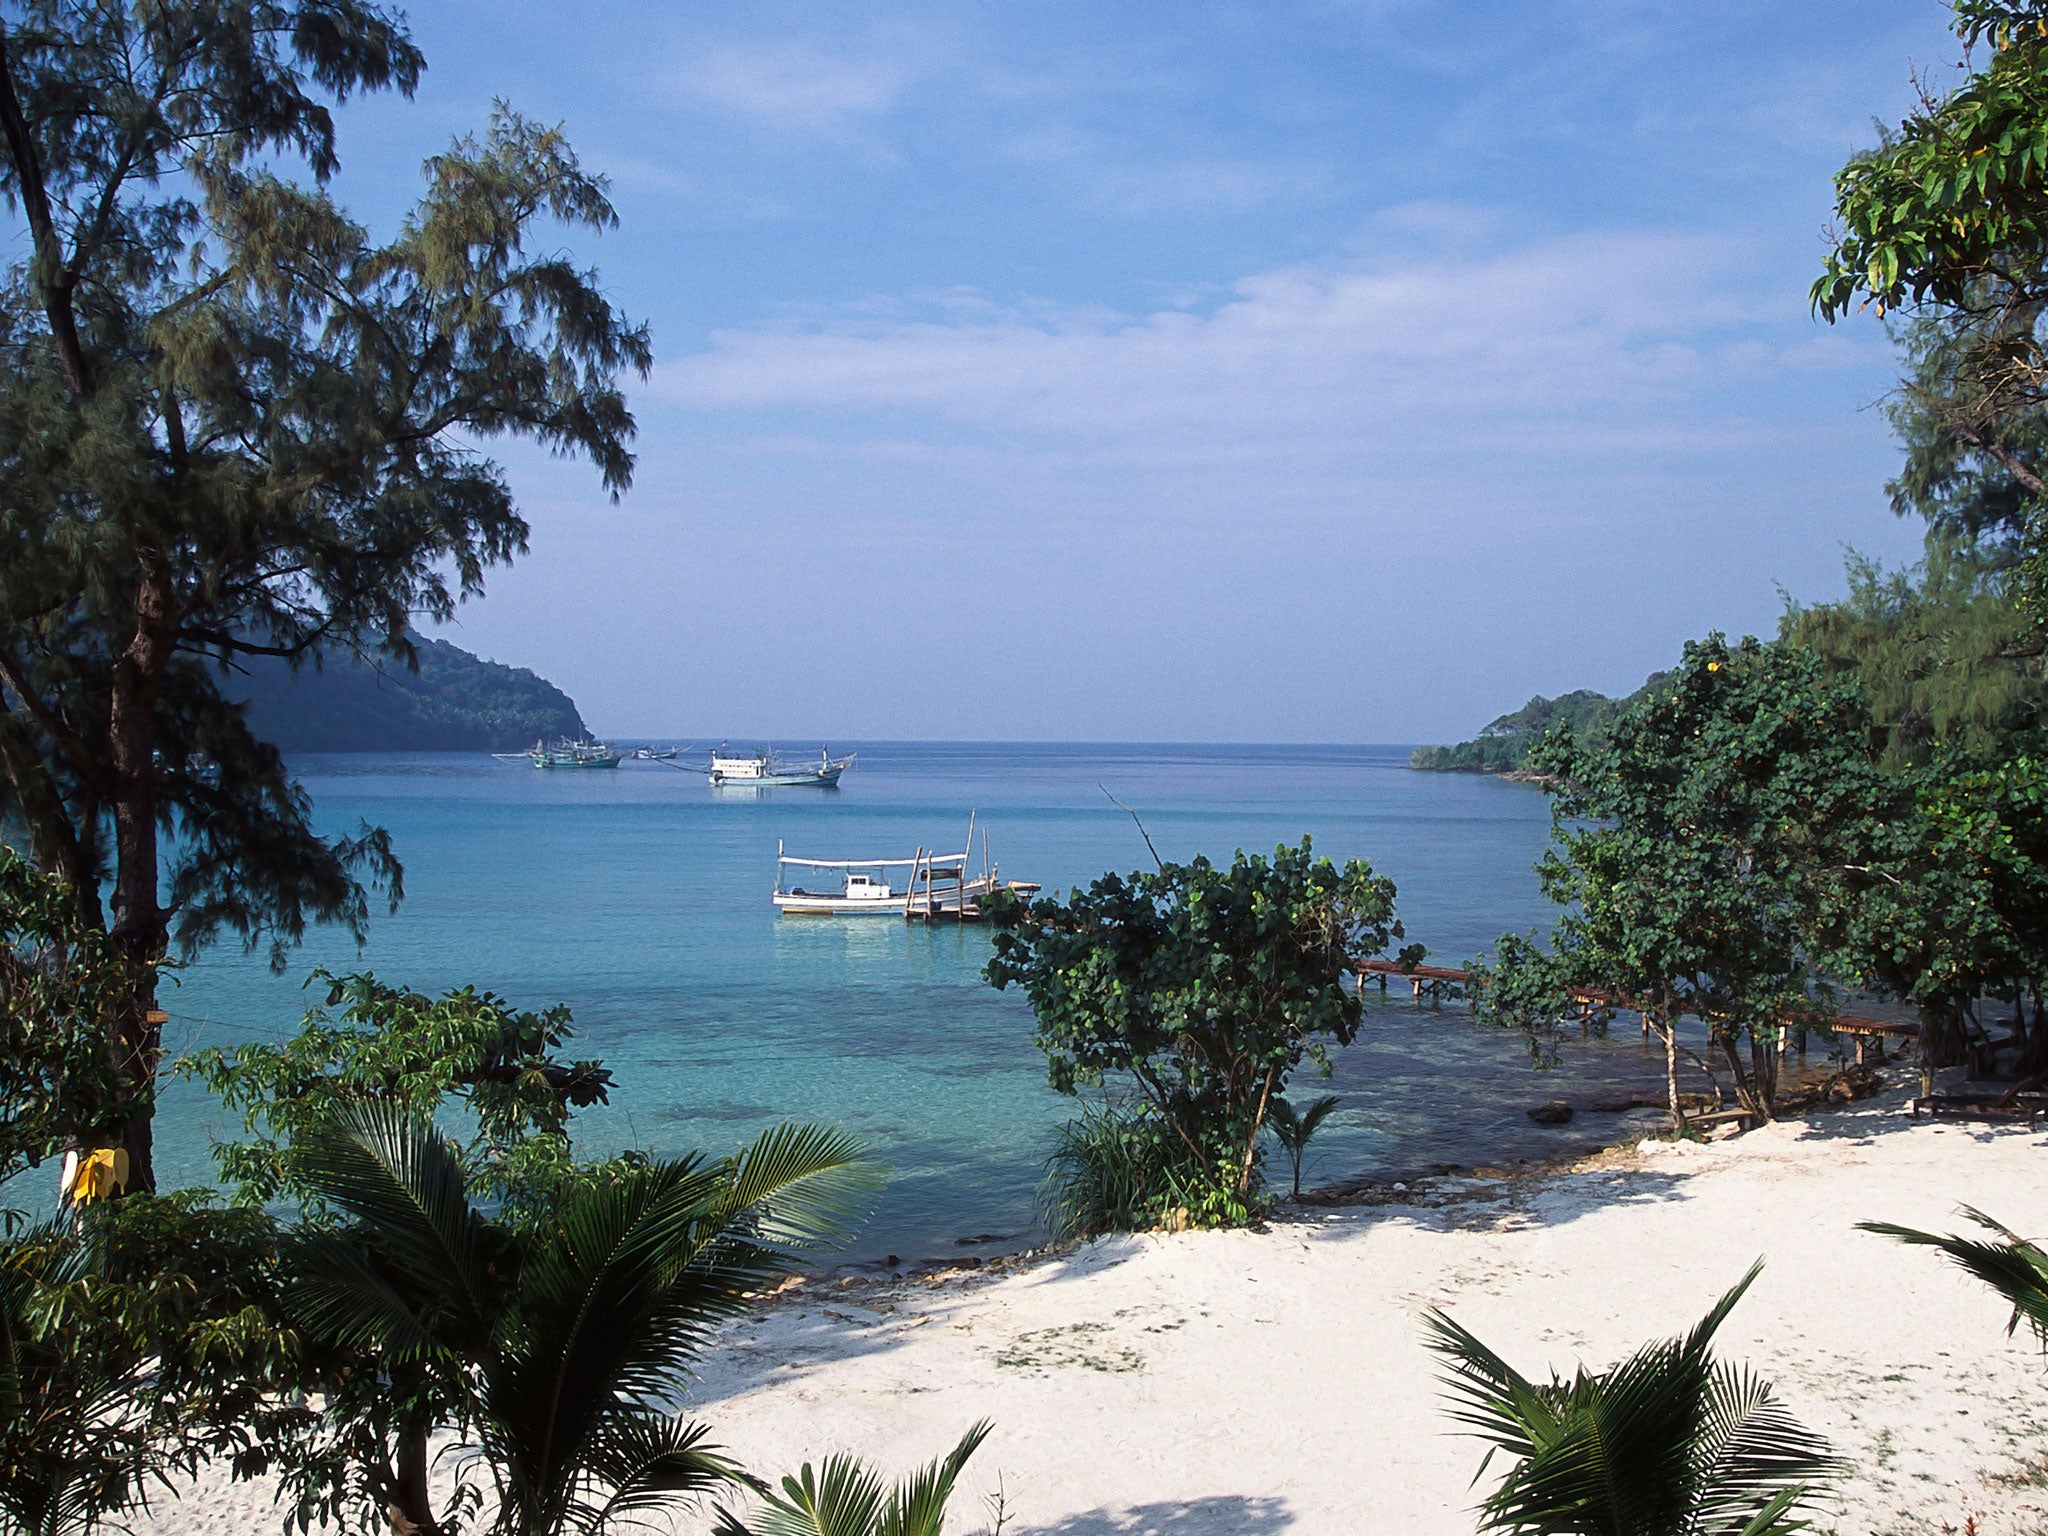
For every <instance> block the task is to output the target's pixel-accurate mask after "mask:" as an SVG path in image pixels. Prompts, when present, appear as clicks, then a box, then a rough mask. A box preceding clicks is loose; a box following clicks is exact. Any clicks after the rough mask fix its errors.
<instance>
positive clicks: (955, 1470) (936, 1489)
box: [876, 1419, 995, 1536]
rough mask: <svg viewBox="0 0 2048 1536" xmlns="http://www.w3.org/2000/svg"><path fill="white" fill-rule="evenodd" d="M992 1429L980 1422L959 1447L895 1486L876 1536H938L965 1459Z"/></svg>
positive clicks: (961, 1440) (962, 1438)
mask: <svg viewBox="0 0 2048 1536" xmlns="http://www.w3.org/2000/svg"><path fill="white" fill-rule="evenodd" d="M994 1428H995V1425H994V1424H992V1423H991V1422H990V1421H989V1420H987V1419H983V1420H982V1421H981V1422H980V1423H978V1424H975V1425H973V1426H972V1427H971V1428H970V1429H969V1430H968V1431H967V1433H966V1434H964V1435H962V1436H961V1437H960V1443H959V1444H958V1445H956V1446H954V1447H953V1449H952V1450H950V1451H948V1452H947V1453H946V1454H945V1455H944V1456H943V1457H941V1458H940V1459H939V1460H937V1461H935V1462H933V1463H931V1465H929V1466H927V1467H924V1468H922V1469H921V1470H919V1471H917V1472H913V1473H912V1474H911V1475H910V1476H908V1477H906V1478H904V1479H902V1480H901V1481H900V1482H898V1483H897V1484H896V1486H895V1488H894V1489H893V1490H892V1491H891V1492H890V1494H889V1498H888V1502H887V1503H886V1504H885V1505H884V1506H883V1509H882V1519H881V1524H880V1526H879V1527H878V1528H877V1531H876V1536H939V1533H940V1528H941V1527H942V1526H943V1525H944V1524H945V1523H946V1504H947V1501H948V1500H950V1499H951V1498H952V1497H953V1485H954V1484H955V1483H957V1482H958V1481H959V1480H960V1469H961V1468H962V1467H964V1466H966V1465H967V1458H968V1457H970V1456H972V1455H973V1454H974V1453H975V1452H976V1451H978V1450H979V1449H981V1442H982V1441H984V1440H986V1439H987V1438H988V1437H989V1431H990V1430H992V1429H994Z"/></svg>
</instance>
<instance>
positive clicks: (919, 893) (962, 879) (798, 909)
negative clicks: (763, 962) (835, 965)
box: [773, 817, 1038, 923]
mask: <svg viewBox="0 0 2048 1536" xmlns="http://www.w3.org/2000/svg"><path fill="white" fill-rule="evenodd" d="M973 855H974V819H973V818H972V817H969V818H968V822H967V847H966V848H965V849H963V850H962V851H961V852H959V853H927V852H926V851H925V850H924V849H922V848H920V849H918V850H917V852H916V853H915V854H914V855H912V856H911V857H910V858H907V859H804V858H798V857H797V856H796V855H795V854H792V853H788V852H786V851H785V850H784V848H783V845H782V844H780V843H777V844H776V845H775V893H774V898H773V899H774V902H775V909H776V911H778V912H780V913H782V914H783V915H784V916H787V917H901V918H903V919H904V920H905V921H906V922H917V921H924V922H948V923H976V922H980V921H981V919H982V912H981V906H980V902H981V898H983V897H985V896H987V895H988V893H989V892H991V891H993V890H995V889H997V888H998V887H999V886H1000V887H1002V888H1004V889H1007V890H1011V891H1014V892H1016V893H1017V894H1018V895H1020V896H1025V897H1029V896H1033V895H1036V894H1037V892H1038V887H1037V886H1036V885H1032V884H1028V883H1025V882H1022V881H1017V880H1012V881H1010V882H1008V884H1007V885H1005V884H1004V882H1003V879H1002V872H1001V871H1000V870H998V869H997V868H996V866H995V865H993V864H991V863H990V862H989V858H988V835H987V834H986V833H983V834H982V839H981V873H980V874H978V875H977V874H973V873H971V872H970V867H969V866H970V865H971V863H972V861H973ZM899 871H900V872H901V873H897V872H899ZM799 881H801V882H802V883H800V884H799V883H797V882H799Z"/></svg>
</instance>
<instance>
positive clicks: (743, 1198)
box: [278, 1102, 874, 1536]
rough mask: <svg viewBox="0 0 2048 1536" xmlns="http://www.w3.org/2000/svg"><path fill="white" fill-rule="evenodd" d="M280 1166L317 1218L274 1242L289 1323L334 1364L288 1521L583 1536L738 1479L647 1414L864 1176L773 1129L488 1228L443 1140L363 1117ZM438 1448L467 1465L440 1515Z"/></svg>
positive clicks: (408, 1121) (870, 1177)
mask: <svg viewBox="0 0 2048 1536" xmlns="http://www.w3.org/2000/svg"><path fill="white" fill-rule="evenodd" d="M295 1168H296V1169H297V1171H298V1174H299V1176H300V1177H302V1178H303V1179H305V1180H306V1181H307V1183H308V1184H309V1185H310V1187H311V1188H312V1189H314V1190H315V1191H316V1192H317V1194H318V1196H319V1201H320V1207H321V1209H322V1210H324V1211H326V1212H329V1213H331V1215H332V1217H333V1219H332V1220H331V1221H323V1222H320V1223H316V1224H314V1225H312V1226H310V1227H308V1228H306V1229H304V1230H302V1231H300V1232H297V1233H295V1234H294V1235H293V1237H292V1239H291V1241H290V1243H289V1246H288V1249H287V1263H288V1268H289V1273H290V1274H291V1277H292V1285H291V1291H290V1294H289V1296H288V1297H287V1298H286V1306H287V1309H288V1312H289V1314H290V1315H291V1316H292V1317H293V1318H295V1319H296V1320H297V1321H298V1323H299V1325H300V1326H301V1327H302V1328H303V1329H304V1330H305V1331H306V1333H307V1335H308V1336H309V1338H311V1339H313V1340H315V1341H317V1342H318V1344H319V1346H320V1347H321V1348H323V1349H325V1350H329V1351H332V1352H333V1353H334V1355H335V1357H336V1358H338V1359H340V1360H342V1361H344V1362H345V1364H343V1366H342V1367H341V1368H340V1369H339V1370H337V1371H336V1372H335V1373H334V1374H333V1375H332V1376H331V1377H330V1378H329V1379H328V1380H326V1381H325V1382H323V1387H324V1394H325V1395H324V1408H323V1411H322V1413H321V1415H320V1418H319V1422H318V1425H317V1426H316V1427H315V1428H314V1430H313V1432H312V1433H311V1434H309V1435H308V1436H307V1437H306V1438H305V1439H304V1440H303V1441H301V1442H299V1443H298V1444H296V1445H295V1446H293V1447H292V1448H291V1450H290V1452H289V1454H288V1455H287V1456H286V1457H284V1458H282V1465H281V1466H280V1467H279V1468H278V1471H279V1473H280V1481H281V1483H282V1485H283V1486H284V1488H285V1489H286V1490H287V1494H288V1496H289V1497H291V1498H293V1499H295V1500H296V1502H297V1511H298V1513H297V1518H298V1519H299V1520H300V1522H301V1523H305V1522H308V1521H310V1520H314V1519H335V1518H356V1519H369V1520H372V1521H377V1520H382V1519H383V1518H385V1515H386V1512H387V1511H389V1512H391V1514H392V1516H393V1517H394V1518H393V1519H392V1522H391V1523H392V1524H393V1525H394V1527H396V1528H400V1529H408V1530H412V1531H417V1532H421V1533H425V1536H435V1533H442V1532H453V1531H455V1530H458V1529H460V1528H462V1527H463V1526H464V1525H465V1523H466V1521H467V1519H469V1518H470V1517H472V1516H477V1517H480V1518H481V1519H482V1520H483V1521H484V1523H485V1524H487V1525H488V1526H489V1528H490V1529H492V1530H494V1531H497V1532H501V1533H503V1536H559V1533H564V1532H571V1531H576V1532H598V1531H603V1530H605V1529H607V1528H608V1527H609V1526H611V1525H612V1524H614V1523H618V1522H628V1521H630V1520H632V1519H635V1518H638V1517H642V1516H644V1515H646V1514H647V1513H648V1512H649V1511H650V1510H651V1509H653V1508H654V1507H656V1506H658V1505H661V1504H663V1503H666V1502H669V1501H672V1500H675V1499H678V1498H684V1497H690V1496H694V1495H699V1494H704V1493H708V1492H712V1491H715V1490H719V1489H723V1488H728V1487H730V1486H732V1485H734V1484H735V1483H739V1482H742V1481H743V1480H744V1474H743V1473H742V1472H741V1470H740V1469H739V1467H738V1466H737V1465H736V1464H734V1463H733V1462H732V1461H730V1460H729V1459H728V1458H726V1457H724V1456H722V1455H720V1454H719V1453H718V1452H717V1451H716V1450H715V1449H714V1448H713V1447H712V1445H711V1444H710V1440H709V1435H710V1431H709V1429H708V1428H707V1426H705V1425H704V1424H702V1423H699V1422H696V1421H693V1420H691V1419H689V1418H688V1417H687V1416H682V1415H678V1414H676V1413H674V1412H673V1411H672V1410H671V1409H670V1408H669V1407H667V1406H666V1405H667V1404H668V1403H669V1402H671V1401H672V1400H674V1399H675V1398H677V1397H680V1396H681V1395H682V1394H683V1393H684V1391H685V1390H686V1388H687V1386H688V1382H689V1378H690V1373H691V1368H692V1366H693V1364H694V1363H695V1362H696V1360H697V1358H698V1356H699V1355H700V1354H701V1353H702V1351H703V1349H704V1348H705V1346H706V1345H707V1343H708V1342H709V1339H710V1336H711V1332H712V1330H713V1328H714V1327H715V1326H716V1325H717V1324H718V1323H719V1322H721V1321H723V1320H725V1319H727V1318H730V1317H732V1316H734V1315H736V1314H737V1313H739V1312H740V1311H742V1310H743V1309H744V1308H745V1307H746V1306H747V1305H748V1303H749V1298H750V1297H752V1296H753V1295H754V1294H755V1293H757V1292H758V1291H759V1290H761V1289H762V1288H764V1287H765V1286H767V1285H769V1284H770V1283H772V1282H773V1281H775V1280H776V1279H778V1278H779V1277H781V1276H783V1275H785V1274H787V1273H789V1272H790V1271H791V1269H792V1268H794V1267H795V1266H796V1265H798V1264H799V1263H800V1262H802V1260H803V1259H804V1257H805V1256H807V1255H810V1254H813V1253H815V1252H816V1251H817V1250H818V1249H819V1248H820V1247H821V1246H822V1245H824V1244H827V1243H830V1242H831V1241H833V1240H835V1239H836V1238H838V1237H839V1236H841V1235H843V1234H844V1232H845V1231H846V1230H847V1228H848V1225H849V1223H850V1222H851V1221H852V1220H853V1219H854V1218H855V1217H856V1216H857V1215H858V1214H859V1213H860V1211H861V1210H862V1208H863V1206H864V1204H865V1202H866V1199H867V1196H868V1192H869V1190H870V1189H871V1187H872V1184H873V1181H874V1169H873V1167H872V1165H870V1164H869V1163H868V1162H867V1161H866V1159H865V1158H864V1156H863V1154H862V1153H861V1150H860V1148H859V1147H858V1146H856V1145H855V1144H854V1143H853V1142H851V1141H849V1140H848V1139H847V1138H845V1137H843V1136H841V1135H839V1134H837V1133H835V1132H830V1131H824V1130H819V1129H815V1128H810V1127H799V1126H784V1127H780V1128H778V1129H775V1130H771V1131H769V1132H767V1133H765V1134H764V1135H762V1136H761V1137H760V1138H758V1139H757V1140H756V1141H755V1142H754V1143H753V1144H751V1145H750V1146H748V1147H747V1148H745V1149H744V1150H742V1151H741V1152H739V1153H737V1154H735V1155H733V1156H731V1157H726V1158H718V1159H709V1158H703V1157H697V1156H691V1157H685V1158H680V1159H659V1160H656V1159H636V1160H633V1161H630V1162H623V1163H616V1162H615V1163H612V1164H608V1165H605V1166H603V1167H602V1168H600V1169H599V1170H597V1171H596V1172H595V1174H594V1176H593V1177H591V1178H589V1179H588V1180H585V1181H583V1182H581V1183H580V1184H578V1185H575V1186H572V1187H570V1188H567V1189H565V1190H564V1191H563V1192H561V1193H560V1194H559V1195H558V1197H557V1198H556V1200H555V1201H554V1202H553V1205H552V1207H551V1208H550V1209H549V1210H548V1211H546V1212H545V1213H538V1212H535V1213H526V1214H524V1215H521V1216H516V1217H511V1218H508V1217H507V1216H505V1215H504V1214H502V1213H500V1212H497V1211H494V1210H491V1209H488V1208H486V1207H485V1206H483V1205H480V1204H479V1203H478V1202H477V1199H476V1191H475V1190H474V1189H473V1188H472V1187H471V1184H470V1179H469V1170H468V1168H467V1166H466V1163H465V1159H464V1156H463V1152H462V1149H461V1148H460V1147H459V1146H458V1145H457V1144H456V1143H455V1142H454V1141H453V1140H452V1139H451V1138H450V1137H448V1136H447V1135H445V1134H444V1133H443V1132H441V1131H439V1130H437V1129H436V1128H435V1127H434V1126H433V1125H432V1124H431V1123H430V1122H428V1121H427V1120H425V1119H423V1118H422V1117H420V1116H419V1115H417V1114H414V1113H412V1112H409V1111H407V1110H405V1109H403V1108H401V1107H398V1106H396V1105H392V1104H388V1103H378V1102H367V1103H362V1104H357V1105H352V1106H346V1107H343V1108H341V1109H338V1110H336V1111H335V1112H334V1113H333V1114H332V1116H331V1117H330V1118H329V1119H328V1120H327V1121H326V1122H324V1123H323V1124H321V1125H319V1126H316V1127H313V1128H310V1129H309V1130H307V1131H306V1132H304V1133H303V1134H302V1135H301V1136H300V1138H299V1149H298V1155H297V1157H296V1159H295ZM442 1433H447V1434H450V1435H452V1436H454V1437H456V1438H457V1439H459V1440H460V1441H461V1442H462V1443H463V1444H465V1445H466V1446H469V1447H471V1448H473V1452H474V1454H473V1455H472V1456H470V1457H468V1458H466V1459H463V1460H461V1461H459V1462H458V1465H457V1467H456V1475H455V1478H454V1487H453V1490H452V1492H451V1493H450V1494H449V1495H448V1498H447V1501H446V1502H445V1503H444V1504H443V1505H442V1506H441V1507H439V1508H437V1507H435V1506H434V1504H433V1502H432V1499H431V1495H430V1490H429V1484H428V1474H429V1448H430V1445H431V1444H432V1442H433V1440H434V1437H435V1436H436V1435H437V1434H442ZM400 1520H402V1521H403V1522H404V1525H403V1526H399V1525H398V1522H399V1521H400Z"/></svg>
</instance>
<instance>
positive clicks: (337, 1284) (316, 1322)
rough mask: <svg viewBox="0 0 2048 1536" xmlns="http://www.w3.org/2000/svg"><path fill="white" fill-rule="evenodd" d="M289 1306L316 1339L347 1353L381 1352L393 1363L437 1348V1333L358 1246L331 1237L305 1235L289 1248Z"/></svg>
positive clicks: (416, 1302)
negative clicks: (331, 1342) (393, 1358)
mask: <svg viewBox="0 0 2048 1536" xmlns="http://www.w3.org/2000/svg"><path fill="white" fill-rule="evenodd" d="M286 1253H287V1273H289V1274H290V1275H291V1277H292V1279H291V1281H290V1287H289V1291H288V1296H289V1304H290V1307H291V1310H292V1312H293V1313H294V1314H295V1316H296V1317H297V1318H298V1320H299V1321H301V1322H303V1323H304V1324H306V1326H307V1327H309V1328H310V1329H312V1330H313V1331H314V1333H315V1334H316V1335H319V1336H322V1337H326V1338H331V1339H333V1340H334V1341H335V1342H336V1343H339V1344H342V1345H344V1346H346V1347H348V1348H350V1349H371V1348H377V1347H382V1348H385V1349H388V1350H390V1351H392V1353H393V1354H394V1356H396V1357H397V1358H398V1359H401V1360H404V1359H412V1360H418V1359H424V1358H426V1357H427V1356H429V1355H432V1354H435V1353H438V1352H439V1351H440V1350H441V1349H442V1348H443V1347H444V1346H443V1339H442V1336H441V1333H440V1332H439V1331H438V1330H437V1329H436V1328H435V1326H434V1322H433V1320H432V1319H430V1318H429V1317H428V1316H427V1315H426V1313H425V1312H424V1311H423V1309H422V1307H421V1306H420V1300H421V1298H420V1297H419V1296H417V1295H415V1294H408V1293H407V1292H406V1291H405V1290H402V1289H400V1287H399V1285H398V1284H397V1282H396V1281H394V1279H393V1278H392V1277H391V1276H390V1275H389V1274H387V1273H385V1272H384V1271H383V1270H381V1269H380V1268H379V1267H378V1266H377V1265H376V1263H375V1262H374V1261H373V1260H372V1259H371V1257H370V1255H369V1254H368V1253H366V1252H365V1251H364V1249H363V1247H362V1245H361V1244H360V1243H359V1242H357V1241H355V1240H353V1239H352V1238H349V1237H344V1236H342V1235H341V1234H340V1233H336V1232H309V1233H304V1234H301V1235H300V1236H299V1237H297V1239H296V1240H295V1241H293V1242H292V1243H291V1245H290V1246H289V1248H288V1249H287V1251H286Z"/></svg>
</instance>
